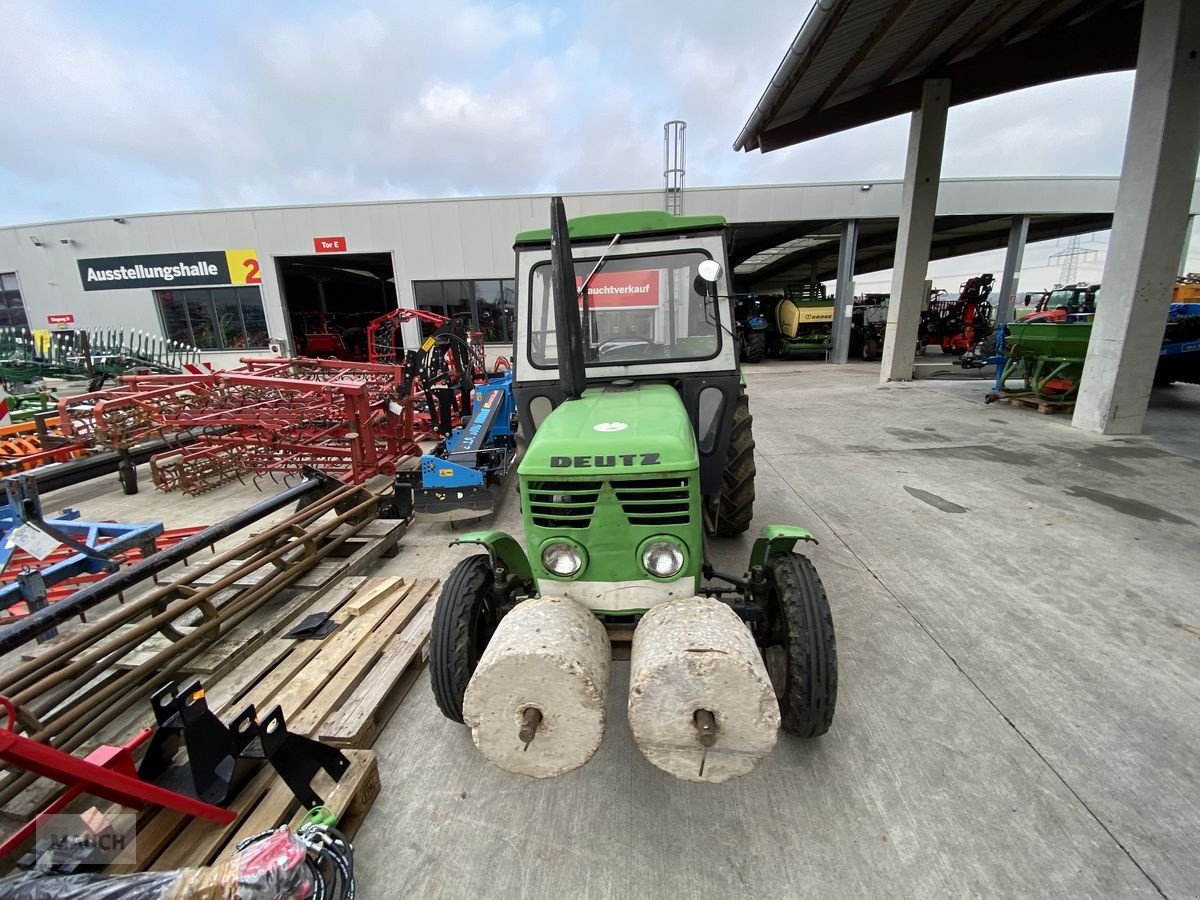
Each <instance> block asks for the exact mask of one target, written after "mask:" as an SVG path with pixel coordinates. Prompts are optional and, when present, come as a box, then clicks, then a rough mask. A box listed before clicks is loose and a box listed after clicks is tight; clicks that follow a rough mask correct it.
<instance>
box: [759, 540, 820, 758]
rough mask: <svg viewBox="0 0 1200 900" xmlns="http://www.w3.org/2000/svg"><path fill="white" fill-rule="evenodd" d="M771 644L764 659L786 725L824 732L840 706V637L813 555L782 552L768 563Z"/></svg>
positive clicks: (805, 732)
mask: <svg viewBox="0 0 1200 900" xmlns="http://www.w3.org/2000/svg"><path fill="white" fill-rule="evenodd" d="M767 580H768V582H769V583H770V585H771V592H770V596H769V600H768V605H767V623H768V644H767V645H766V646H765V647H764V648H763V661H764V663H765V664H766V667H767V674H769V675H770V676H771V684H772V685H773V686H774V687H775V696H777V697H778V698H779V715H780V718H781V719H782V724H783V730H784V731H786V732H787V733H788V734H794V735H796V736H798V737H805V738H813V737H819V736H820V735H822V734H824V733H825V732H826V731H828V730H829V726H830V725H831V724H832V723H833V712H834V707H836V706H837V642H836V641H835V640H834V635H833V615H832V614H831V613H830V610H829V598H828V597H827V596H826V595H825V587H824V585H822V584H821V578H820V576H819V575H817V570H816V567H814V566H813V564H812V562H810V561H809V559H808V557H806V556H802V555H800V554H799V553H788V554H784V555H781V556H777V557H775V558H774V559H772V560H771V562H769V563H768V564H767Z"/></svg>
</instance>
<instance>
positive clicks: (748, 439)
mask: <svg viewBox="0 0 1200 900" xmlns="http://www.w3.org/2000/svg"><path fill="white" fill-rule="evenodd" d="M753 423H754V417H753V416H752V415H750V398H749V397H747V396H746V395H745V394H739V395H738V398H737V406H736V407H735V408H734V412H733V430H732V432H731V433H730V435H729V452H728V453H727V454H726V455H725V476H724V480H723V481H722V482H721V496H720V498H719V499H717V500H716V501H715V502H707V503H705V505H704V526H705V528H706V529H707V531H708V533H709V534H711V535H713V536H715V537H733V536H735V535H739V534H741V533H742V532H743V531H745V530H746V529H747V528H749V527H750V520H751V519H753V518H754V475H755V468H754V431H753V428H752V426H753Z"/></svg>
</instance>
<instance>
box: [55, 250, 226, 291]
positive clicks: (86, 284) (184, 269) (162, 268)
mask: <svg viewBox="0 0 1200 900" xmlns="http://www.w3.org/2000/svg"><path fill="white" fill-rule="evenodd" d="M79 278H80V280H81V281H82V282H83V289H84V290H85V291H114V290H124V289H128V288H148V287H187V286H189V285H200V284H231V283H232V281H231V279H230V277H229V261H228V259H227V258H226V253H225V251H224V250H206V251H201V252H197V253H148V254H142V255H140V256H105V257H100V258H98V259H81V260H79Z"/></svg>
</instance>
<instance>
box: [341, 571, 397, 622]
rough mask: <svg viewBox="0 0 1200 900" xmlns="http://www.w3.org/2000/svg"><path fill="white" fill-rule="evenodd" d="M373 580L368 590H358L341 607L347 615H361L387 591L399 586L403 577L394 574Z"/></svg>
mask: <svg viewBox="0 0 1200 900" xmlns="http://www.w3.org/2000/svg"><path fill="white" fill-rule="evenodd" d="M373 581H374V582H375V583H374V584H373V585H372V586H371V588H370V589H369V590H362V591H359V592H358V593H357V594H355V595H354V597H353V598H352V599H351V600H350V602H349V603H347V604H346V605H345V606H344V607H343V609H344V610H345V611H346V613H347V615H351V616H361V615H362V614H363V613H365V612H366V611H367V610H368V609H370V608H371V607H372V606H374V605H375V604H376V603H378V602H379V601H380V600H381V599H382V598H383V597H384V596H386V595H387V593H388V592H389V591H391V590H393V589H394V588H397V587H399V586H400V585H401V584H403V583H404V579H402V578H398V577H396V576H394V575H393V576H390V577H388V578H376V579H373Z"/></svg>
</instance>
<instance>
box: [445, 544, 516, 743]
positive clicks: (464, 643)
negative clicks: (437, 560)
mask: <svg viewBox="0 0 1200 900" xmlns="http://www.w3.org/2000/svg"><path fill="white" fill-rule="evenodd" d="M495 582H496V574H495V571H494V570H493V569H492V560H491V558H490V557H489V556H488V555H487V554H486V553H481V554H479V555H477V556H468V557H467V558H466V559H464V560H462V562H460V563H459V564H458V565H457V566H455V567H454V568H453V570H451V572H450V577H449V578H447V579H446V583H445V585H444V586H443V587H442V596H441V597H439V598H438V602H437V608H436V609H435V610H434V612H433V625H432V627H431V628H430V636H429V676H430V680H431V681H432V683H433V697H434V699H435V700H436V701H437V705H438V709H440V710H441V711H442V714H443V715H444V716H445V717H446V718H447V719H450V720H452V721H455V722H461V721H462V720H463V712H462V704H463V695H464V694H465V693H466V692H467V682H468V681H470V680H471V676H472V675H473V674H475V667H476V666H477V665H479V658H480V657H481V656H482V655H483V651H484V649H485V648H486V647H487V645H488V641H490V640H491V639H492V635H493V634H494V633H495V631H496V625H497V624H498V623H499V621H500V616H499V614H498V612H497V611H496V608H495V598H494V595H493V586H494V585H495Z"/></svg>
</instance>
